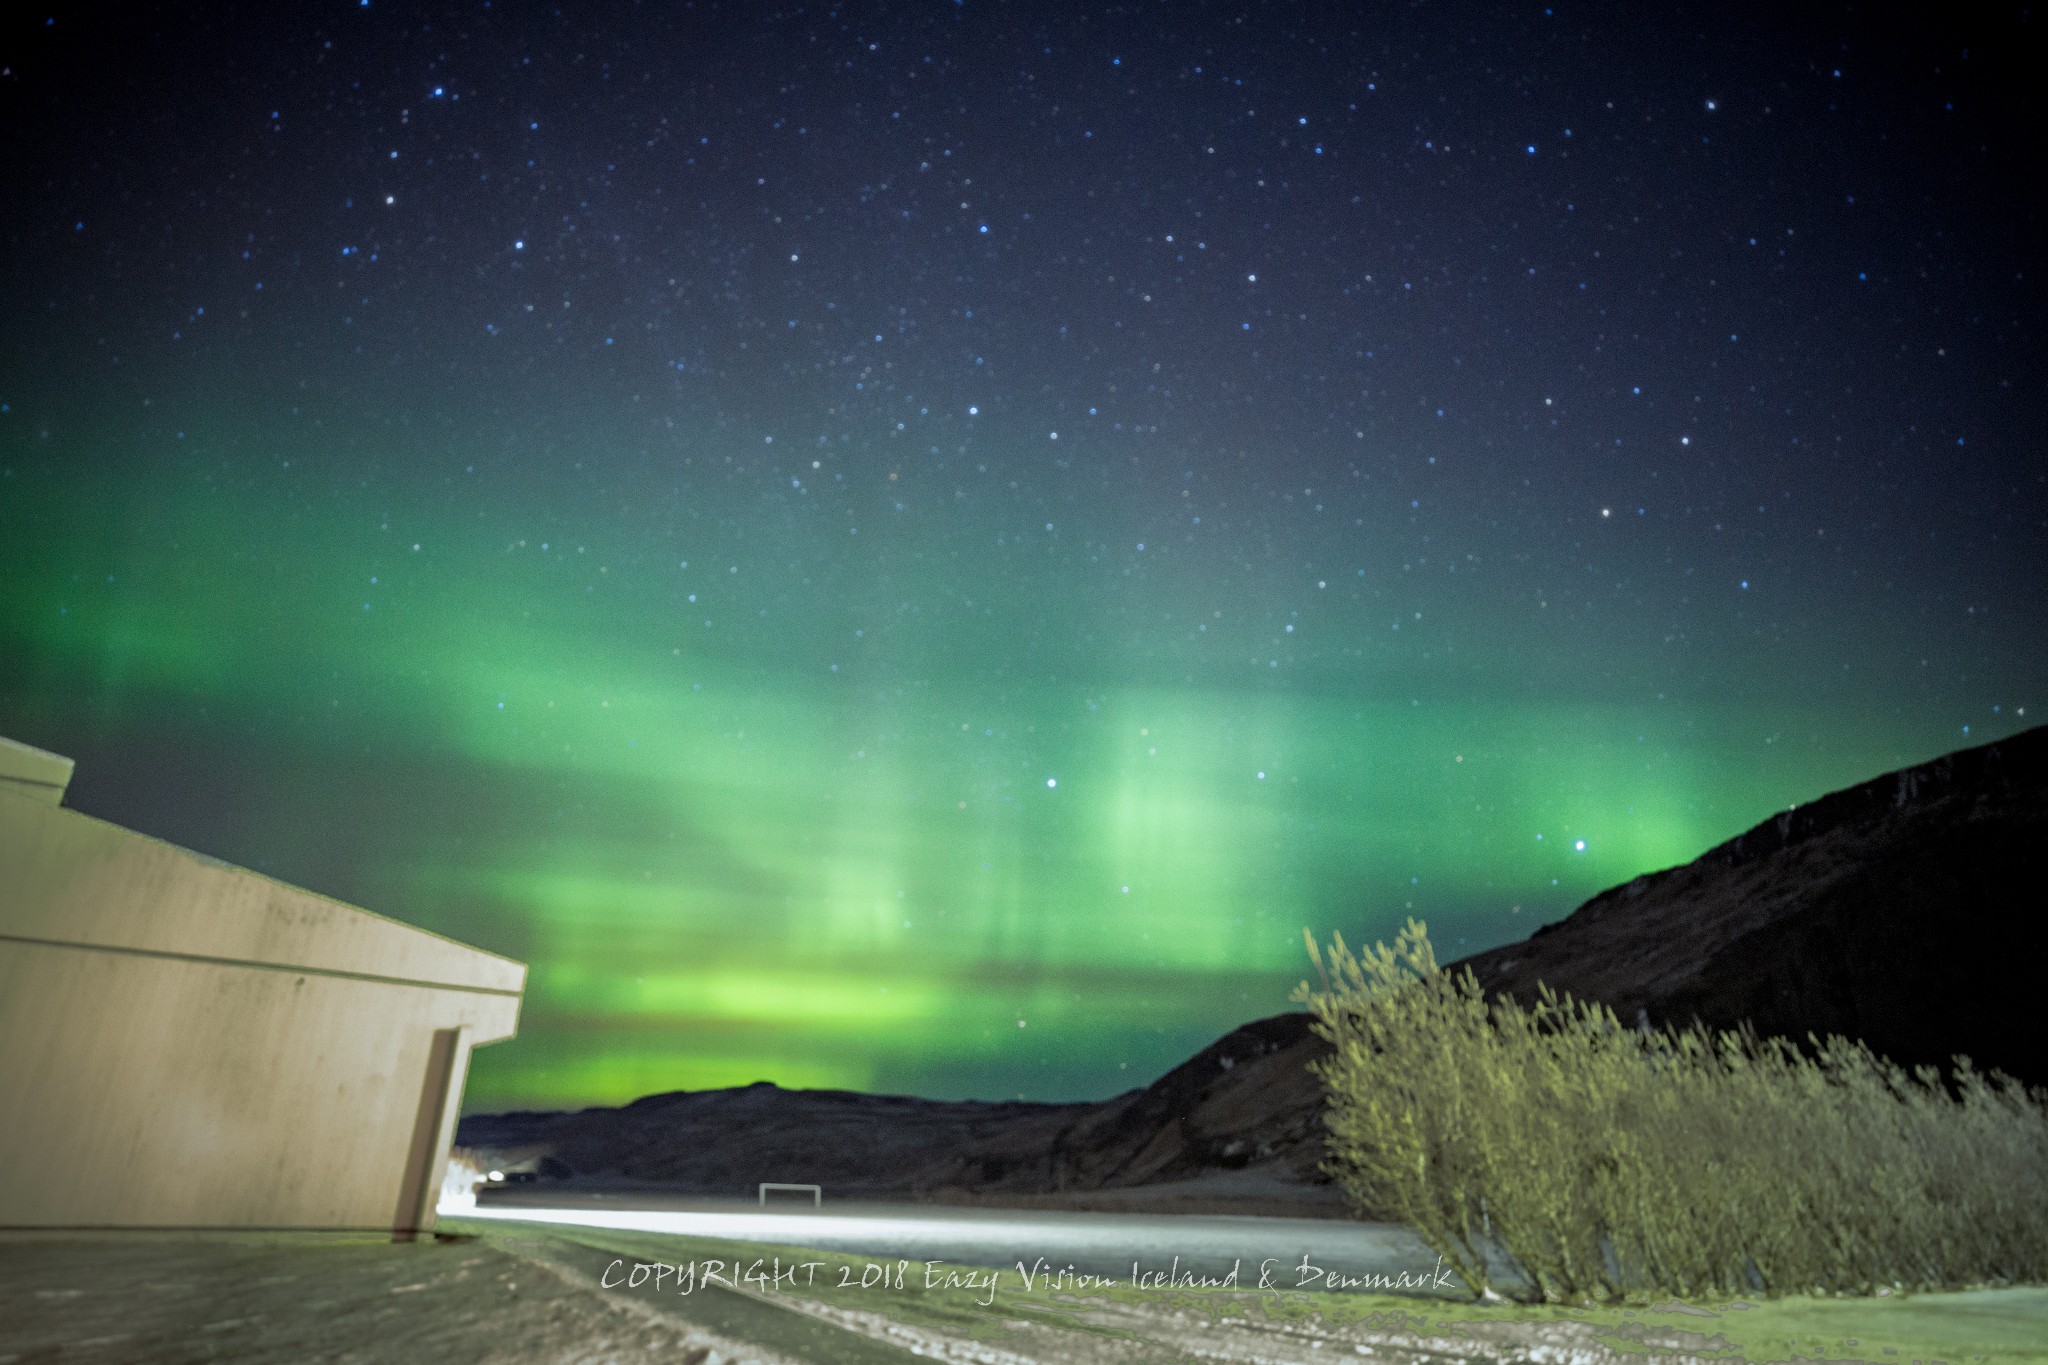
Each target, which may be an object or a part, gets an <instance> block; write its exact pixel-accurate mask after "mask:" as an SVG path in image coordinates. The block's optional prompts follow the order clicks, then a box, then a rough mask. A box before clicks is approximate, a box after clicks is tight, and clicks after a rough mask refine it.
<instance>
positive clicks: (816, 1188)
mask: <svg viewBox="0 0 2048 1365" xmlns="http://www.w3.org/2000/svg"><path fill="white" fill-rule="evenodd" d="M770 1190H789V1191H793V1192H796V1193H803V1192H806V1191H808V1192H809V1194H810V1196H811V1207H812V1208H823V1207H824V1206H825V1190H824V1187H823V1186H820V1185H785V1184H783V1183H781V1182H779V1181H774V1180H764V1181H762V1182H761V1207H763V1208H766V1207H767V1206H768V1191H770Z"/></svg>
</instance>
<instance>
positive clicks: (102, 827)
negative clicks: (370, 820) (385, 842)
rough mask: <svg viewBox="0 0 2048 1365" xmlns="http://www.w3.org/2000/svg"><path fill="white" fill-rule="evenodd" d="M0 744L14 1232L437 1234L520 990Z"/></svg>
mask: <svg viewBox="0 0 2048 1365" xmlns="http://www.w3.org/2000/svg"><path fill="white" fill-rule="evenodd" d="M70 770H71V762H70V760H69V759H63V758H59V757H57V756H56V755H54V754H46V753H44V752H43V751H41V750H39V749H32V748H29V747H28V746H26V745H21V744H16V743H14V742H13V741H11V740H5V739H0V1227H187V1228H196V1227H292V1228H377V1229H393V1230H396V1231H398V1232H400V1233H407V1232H411V1231H415V1230H423V1229H426V1228H430V1227H432V1225H433V1204H434V1199H435V1197H436V1196H437V1195H438V1193H439V1189H440V1184H441V1170H442V1167H443V1165H444V1164H445V1162H446V1159H447V1155H448V1145H449V1142H450V1140H451V1138H452V1136H453V1134H454V1126H455V1117H456V1113H457V1110H458V1109H459V1107H460V1103H461V1098H462V1082H463V1078H464V1076H465V1075H466V1073H467V1069H468V1064H469V1049H470V1048H471V1047H472V1046H474V1045H476V1044H480V1043H489V1042H495V1041H498V1040H500V1039H504V1038H509V1037H511V1036H512V1033H513V1029H514V1025H515V1024H516V1022H517V1020H518V1013H519V997H520V992H521V990H522V989H523V988H524V985H525V979H526V968H525V967H524V966H523V965H522V964H520V963H517V962H513V961H510V960H509V959H506V958H502V957H497V956H495V955H493V954H490V953H484V952H480V951H478V950H476V949H474V948H469V947H465V946H464V945H462V944H459V943H456V942H454V941H452V940H449V939H445V938H441V937H439V936H438V935H435V934H430V933H427V932H426V931H424V930H421V929H415V928H413V927H411V926H410V925H404V924H399V923H396V922H395V921H392V920H387V919H384V918H382V917H381V916H378V915H373V914H371V913H369V912H368V911H365V910H359V909H357V908H356V907H354V906H350V905H344V904H342V903H341V902H339V901H334V900H329V899H327V898H326V897H324V896H318V895H315V894H313V893H312V892H309V891H303V890H300V889H299V888H297V887H292V886H287V885H285V884H283V883H282V882H277V881H273V880H272V879H270V878H268V877H264V876H260V875H258V874H256V873H253V872H249V871H245V870H244V869H241V868H237V867H230V866H228V865H227V864H225V863H221V862H217V861H215V860H213V859H211V858H206V857H203V856H202V855H199V854H196V853H191V852H188V851H187V850H185V849H181V848H177V847H174V846H172V845H170V844H166V843H162V842H160V841H158V840H155V839H151V838H148V837H147V836H145V835H141V834H136V833H134V832H133V831H130V830H126V829H122V828H121V827H120V826H118V825H112V824H108V823H107V822H105V821H102V820H95V819H93V818H92V817H90V816H86V815H81V814H79V813H78V812H76V811H72V810H67V809H65V808H64V807H63V806H62V804H61V800H62V795H63V790H64V785H65V783H66V782H67V781H68V779H69V777H70Z"/></svg>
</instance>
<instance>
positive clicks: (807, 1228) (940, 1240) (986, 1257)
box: [445, 1205, 1455, 1292]
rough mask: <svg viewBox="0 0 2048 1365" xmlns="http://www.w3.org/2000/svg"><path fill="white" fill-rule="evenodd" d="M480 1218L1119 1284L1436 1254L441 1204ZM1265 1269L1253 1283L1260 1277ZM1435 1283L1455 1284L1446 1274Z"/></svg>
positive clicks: (1364, 1240)
mask: <svg viewBox="0 0 2048 1365" xmlns="http://www.w3.org/2000/svg"><path fill="white" fill-rule="evenodd" d="M445 1211H446V1212H448V1213H451V1214H459V1216H461V1217H464V1218H491V1219H498V1220H502V1221H505V1222H530V1223H550V1224H557V1225H569V1226H575V1227H587V1228H612V1229H617V1230H620V1231H630V1232H642V1233H660V1234H667V1235H670V1236H678V1237H703V1238H716V1239H720V1240H726V1241H735V1242H746V1243H750V1244H754V1245H759V1246H773V1247H805V1248H811V1249H815V1250H819V1251H833V1252H841V1253H852V1254H856V1255H868V1256H882V1257H888V1258H890V1259H891V1260H897V1259H901V1260H906V1261H909V1262H910V1263H911V1266H912V1274H913V1276H914V1275H916V1274H918V1273H919V1271H918V1270H917V1267H920V1266H922V1265H923V1264H924V1263H925V1262H927V1261H942V1262H945V1263H947V1264H954V1265H972V1266H992V1267H996V1268H999V1269H1002V1270H1007V1271H1011V1272H1012V1273H1015V1268H1016V1267H1017V1266H1018V1265H1019V1264H1020V1263H1021V1265H1022V1266H1023V1267H1024V1268H1026V1269H1030V1268H1032V1267H1034V1266H1035V1265H1037V1264H1038V1263H1039V1262H1040V1261H1043V1262H1044V1266H1045V1268H1046V1269H1047V1270H1050V1271H1057V1270H1061V1269H1069V1268H1071V1269H1073V1270H1076V1271H1080V1272H1083V1273H1086V1274H1091V1275H1103V1276H1109V1277H1112V1278H1115V1279H1117V1280H1119V1281H1122V1282H1124V1283H1129V1282H1130V1280H1131V1278H1132V1276H1133V1275H1134V1274H1141V1275H1150V1274H1154V1273H1167V1274H1173V1273H1192V1274H1196V1275H1202V1276H1220V1275H1225V1274H1227V1273H1229V1271H1230V1270H1231V1268H1232V1267H1233V1265H1235V1266H1236V1267H1237V1270H1238V1284H1239V1285H1240V1286H1241V1287H1243V1288H1246V1289H1258V1288H1261V1287H1264V1288H1267V1289H1290V1290H1291V1289H1304V1290H1320V1289H1327V1288H1329V1287H1331V1286H1330V1282H1329V1280H1328V1278H1327V1275H1326V1274H1325V1272H1335V1273H1336V1274H1337V1275H1340V1276H1345V1277H1361V1276H1367V1275H1385V1276H1396V1275H1400V1274H1402V1273H1404V1272H1405V1273H1406V1274H1407V1275H1408V1276H1410V1277H1411V1281H1410V1282H1411V1283H1413V1282H1419V1281H1423V1280H1426V1279H1433V1278H1434V1277H1435V1274H1436V1271H1437V1266H1438V1262H1437V1257H1436V1254H1435V1253H1434V1252H1432V1251H1430V1250H1429V1249H1428V1247H1427V1246H1425V1245H1424V1244H1423V1242H1422V1239H1421V1238H1419V1237H1417V1236H1416V1235H1415V1234H1414V1233H1413V1232H1410V1231H1409V1230H1408V1229H1406V1228H1402V1227H1397V1226H1394V1225H1392V1224H1387V1223H1351V1222H1343V1221H1339V1220H1335V1219H1310V1218H1240V1217H1224V1216H1200V1215H1171V1214H1120V1213H1068V1212H1044V1211H1035V1210H1033V1211H1024V1210H1014V1209H948V1210H944V1211H936V1210H924V1209H920V1210H918V1211H917V1212H915V1213H908V1212H906V1213H900V1214H899V1213H890V1212H887V1211H885V1208H884V1206H879V1205H865V1206H859V1207H856V1208H850V1209H849V1210H848V1211H847V1212H845V1213H816V1212H806V1213H772V1212H764V1213H753V1212H739V1211H730V1212H728V1211H699V1210H688V1211H678V1210H655V1209H625V1208H621V1209H580V1208H530V1207H524V1206H521V1207H517V1208H511V1207H505V1206H499V1207H496V1208H493V1207H490V1206H488V1205H480V1206H478V1207H477V1208H475V1209H462V1210H457V1209H453V1208H448V1209H446V1210H445ZM1262 1274H1263V1275H1264V1276H1265V1280H1264V1282H1263V1286H1262V1283H1261V1279H1260V1277H1261V1275H1262ZM1445 1288H1446V1289H1447V1290H1450V1291H1452V1292H1455V1281H1452V1280H1449V1278H1448V1276H1446V1284H1445Z"/></svg>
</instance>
